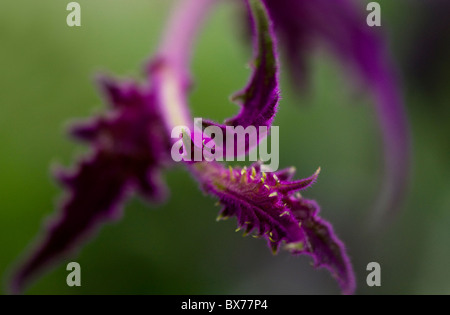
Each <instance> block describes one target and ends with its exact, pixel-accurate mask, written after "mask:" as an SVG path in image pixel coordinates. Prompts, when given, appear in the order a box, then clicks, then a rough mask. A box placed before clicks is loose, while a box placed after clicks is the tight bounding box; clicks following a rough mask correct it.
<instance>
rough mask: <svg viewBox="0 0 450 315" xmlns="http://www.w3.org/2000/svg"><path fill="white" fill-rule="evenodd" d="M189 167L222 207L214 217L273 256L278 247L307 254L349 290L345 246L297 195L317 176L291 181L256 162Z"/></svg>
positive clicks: (287, 173)
mask: <svg viewBox="0 0 450 315" xmlns="http://www.w3.org/2000/svg"><path fill="white" fill-rule="evenodd" d="M191 168H192V169H193V172H194V174H195V175H196V177H197V178H198V180H199V182H200V183H202V186H203V189H204V190H205V191H206V192H207V193H209V194H212V195H214V196H216V197H218V198H219V202H220V204H221V205H222V206H223V208H222V210H221V212H220V214H219V217H218V219H226V218H229V217H236V218H237V224H238V229H242V230H244V233H245V234H250V233H253V234H254V236H255V237H258V238H263V239H265V240H266V241H267V243H268V246H269V247H270V248H271V249H272V251H273V252H274V253H276V252H277V251H278V249H279V248H280V246H282V245H283V244H284V248H285V249H286V250H289V251H290V252H291V253H293V254H307V255H310V256H312V257H313V259H314V261H315V265H316V267H324V268H326V269H328V270H329V271H330V272H331V274H332V275H333V276H334V277H335V278H336V280H337V281H338V283H339V285H340V287H341V290H342V293H344V294H352V293H353V292H354V290H355V277H354V271H353V268H352V265H351V263H350V259H349V258H348V255H347V252H346V249H345V246H344V245H343V243H342V242H341V241H340V240H339V238H338V237H337V236H336V234H335V233H334V231H333V229H332V227H331V225H330V224H329V223H328V222H326V221H325V220H323V219H322V218H320V217H319V215H318V213H319V206H318V205H317V203H316V202H314V201H312V200H308V199H305V198H303V197H302V196H301V195H300V194H299V193H298V191H299V190H303V189H306V188H307V187H309V186H310V185H311V184H313V183H314V182H315V180H316V179H317V176H318V172H316V173H315V174H313V175H312V176H311V177H308V178H306V179H302V180H297V181H293V180H291V177H292V176H293V169H292V168H290V169H286V170H281V171H279V172H275V173H265V172H263V171H262V170H261V167H260V164H259V163H256V164H254V165H253V166H252V167H251V168H249V169H247V168H231V167H230V168H229V169H225V168H224V167H223V166H222V165H221V164H218V163H212V162H211V163H208V164H206V162H201V163H197V164H194V165H192V166H191Z"/></svg>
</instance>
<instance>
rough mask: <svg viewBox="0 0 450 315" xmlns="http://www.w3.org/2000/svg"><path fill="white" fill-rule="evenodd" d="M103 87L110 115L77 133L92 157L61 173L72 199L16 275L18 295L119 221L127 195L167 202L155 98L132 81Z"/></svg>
mask: <svg viewBox="0 0 450 315" xmlns="http://www.w3.org/2000/svg"><path fill="white" fill-rule="evenodd" d="M101 85H102V87H103V90H104V91H105V94H106V97H107V100H108V101H109V102H110V103H111V105H112V109H111V111H110V112H109V113H108V114H109V116H108V117H102V118H98V119H96V120H93V121H91V122H88V123H84V124H79V125H77V126H75V127H74V128H73V129H72V134H73V135H74V136H76V137H77V138H79V139H81V140H84V141H88V142H89V143H90V144H91V145H92V147H93V154H92V156H91V157H89V158H86V159H84V160H83V161H81V163H80V164H79V166H78V167H77V168H76V169H75V170H74V171H73V172H67V171H62V170H57V171H56V176H57V178H58V179H59V180H60V181H61V182H62V183H63V184H64V185H65V186H66V188H67V190H68V195H67V196H66V198H65V200H64V201H63V203H62V206H61V212H60V213H59V214H58V216H56V217H55V218H53V219H52V220H51V222H50V224H48V225H47V228H46V229H45V230H44V232H43V236H42V240H41V241H40V242H39V243H38V244H36V246H35V247H34V249H33V250H32V252H31V255H30V256H29V257H28V258H27V259H26V260H25V261H24V263H23V264H22V265H21V266H20V268H19V269H18V271H17V273H16V274H15V277H14V280H13V287H12V290H13V292H16V293H18V292H21V291H22V289H23V287H24V285H25V284H26V283H28V282H29V280H30V279H31V278H32V277H34V276H35V275H36V274H37V273H38V272H39V271H41V270H42V269H43V268H45V267H47V266H48V265H49V264H51V263H53V262H54V261H55V260H57V259H59V258H61V257H63V256H65V255H67V254H69V253H71V252H72V251H73V250H74V249H75V248H76V246H77V245H79V244H80V242H82V241H83V240H85V239H86V238H87V236H88V235H89V234H90V233H92V232H94V231H96V230H97V229H98V227H99V226H100V225H101V224H103V223H104V222H106V221H110V220H115V219H118V218H119V217H120V216H121V211H122V210H121V203H122V201H123V200H124V197H125V196H126V194H127V193H129V192H131V191H133V190H138V191H139V192H141V193H142V194H143V195H144V196H145V197H147V198H148V199H149V200H153V201H156V200H161V199H162V198H163V197H164V186H163V185H162V184H161V183H160V179H159V171H160V168H161V167H162V166H163V164H164V162H165V159H167V157H165V154H167V153H166V152H169V151H168V148H169V146H170V142H168V139H165V138H164V137H165V135H166V132H165V131H164V132H163V128H164V127H163V126H162V125H161V120H160V118H159V114H158V112H157V109H156V108H157V107H156V106H155V104H154V97H153V93H152V92H151V90H150V89H146V88H142V87H138V86H137V85H136V84H134V83H132V82H127V83H123V84H119V83H116V82H114V81H112V80H110V79H106V78H102V79H101Z"/></svg>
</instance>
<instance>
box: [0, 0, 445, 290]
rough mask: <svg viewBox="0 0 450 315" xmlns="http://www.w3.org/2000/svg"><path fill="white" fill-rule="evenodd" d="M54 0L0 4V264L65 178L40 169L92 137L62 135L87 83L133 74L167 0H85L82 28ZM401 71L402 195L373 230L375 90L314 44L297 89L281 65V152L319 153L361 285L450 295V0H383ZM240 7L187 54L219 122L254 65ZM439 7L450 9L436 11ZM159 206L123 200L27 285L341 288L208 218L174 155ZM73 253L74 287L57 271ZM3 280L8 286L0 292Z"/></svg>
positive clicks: (326, 196) (15, 250)
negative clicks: (77, 274) (108, 219)
mask: <svg viewBox="0 0 450 315" xmlns="http://www.w3.org/2000/svg"><path fill="white" fill-rule="evenodd" d="M68 2H69V1H57V0H40V1H24V0H14V1H13V0H3V1H1V3H0V127H1V131H0V245H1V247H0V249H1V250H0V276H1V280H2V284H3V287H4V286H5V284H6V281H7V279H8V275H9V272H10V270H11V268H12V267H13V266H14V263H15V262H17V259H18V258H19V257H20V256H21V255H22V254H23V253H24V250H25V249H26V248H27V247H28V246H29V244H30V243H31V241H32V240H33V239H34V238H35V237H36V235H38V234H39V231H40V230H41V226H42V224H43V223H44V222H45V219H46V218H48V217H49V216H50V215H51V214H53V213H54V209H55V207H56V205H57V203H58V200H60V198H61V196H62V190H61V189H60V187H58V185H57V184H56V183H55V181H54V180H53V179H52V177H51V174H50V167H51V166H52V165H55V164H61V165H65V166H70V165H72V163H73V161H74V160H75V159H76V158H77V157H79V156H81V155H83V154H85V153H86V152H87V149H86V147H84V146H82V145H80V144H77V143H75V142H73V141H71V140H70V139H69V138H68V137H67V135H66V127H67V124H68V122H70V121H71V120H73V119H75V118H84V117H88V116H90V115H92V114H93V113H101V112H102V111H103V110H104V109H105V107H104V104H102V100H101V98H100V96H99V93H98V91H97V90H96V87H95V86H94V84H93V77H94V75H95V74H96V73H97V72H98V71H106V72H108V73H112V74H116V75H118V76H121V77H130V76H131V77H136V78H139V77H140V76H141V75H142V73H141V69H142V66H143V64H144V62H145V61H146V60H147V58H148V56H149V55H150V54H151V53H152V52H153V51H154V50H155V48H156V45H157V43H158V41H159V39H160V35H161V32H162V30H163V27H164V22H165V20H166V17H167V15H168V13H169V9H170V6H171V4H172V3H173V1H156V0H132V1H130V0H89V1H88V0H80V1H78V2H79V3H80V5H81V8H82V26H81V27H78V28H69V27H68V26H67V25H66V16H67V13H68V12H67V11H66V5H67V3H68ZM379 2H380V3H381V5H382V10H383V11H382V23H383V25H385V26H386V27H387V31H388V34H389V38H390V42H391V47H392V53H393V56H394V58H395V60H396V62H397V66H398V68H399V70H400V76H401V78H402V80H403V89H404V94H405V98H406V104H407V111H408V115H409V119H410V125H411V134H412V137H413V173H412V177H411V182H410V194H409V196H408V199H407V201H406V202H405V205H404V207H403V209H402V210H401V212H400V215H399V217H398V218H397V220H396V221H395V222H394V223H393V224H391V225H389V226H386V227H385V229H384V230H383V231H377V232H375V233H369V232H368V225H369V223H370V222H369V221H370V220H369V218H370V211H371V210H372V207H373V205H374V201H375V200H376V196H377V193H378V189H379V187H380V185H381V184H382V183H381V177H380V174H381V173H382V147H381V142H380V137H379V132H378V126H377V125H376V121H375V112H374V107H373V103H372V101H371V100H370V99H369V98H368V96H367V94H366V93H363V92H359V91H358V90H357V89H354V88H353V87H352V82H351V81H349V80H347V76H346V73H347V72H346V71H345V69H343V68H342V67H341V65H340V64H339V63H338V62H336V60H335V59H334V58H333V57H332V56H330V55H329V54H327V53H324V52H320V51H317V52H316V53H315V54H313V55H312V56H311V58H310V60H309V62H310V63H311V70H312V72H311V82H310V83H311V84H310V89H309V90H308V91H304V92H302V93H301V94H300V95H299V94H298V93H296V92H298V91H296V90H298V89H297V88H296V87H295V86H293V85H292V84H291V83H290V81H289V77H288V76H287V73H288V71H286V70H287V69H286V64H285V63H283V65H284V70H283V76H282V95H283V99H282V102H281V105H280V110H279V113H278V116H277V118H276V121H275V124H276V125H278V126H280V164H281V166H282V167H283V166H284V167H286V166H291V165H295V166H296V167H297V170H298V176H299V177H305V176H307V175H309V174H311V173H312V172H313V171H314V170H315V169H316V168H317V167H318V166H321V167H322V173H321V175H320V178H319V181H318V183H317V184H316V185H314V186H313V187H312V188H310V189H309V190H308V191H306V192H305V193H304V195H305V196H306V197H308V198H314V199H316V200H318V202H319V203H320V205H321V207H322V215H323V217H324V218H326V219H328V220H329V221H331V222H332V223H333V225H334V227H335V230H336V231H337V233H338V235H339V236H340V237H341V238H342V239H343V240H344V242H345V243H346V244H347V247H348V250H349V254H350V256H351V257H352V260H353V263H354V267H355V270H356V273H357V277H358V290H357V293H360V294H408V293H412V294H433V293H438V294H449V293H450V246H449V243H448V242H449V240H450V228H449V227H450V194H449V192H450V181H449V178H450V163H449V162H450V161H449V157H450V143H449V131H450V124H449V117H450V116H449V114H450V110H449V106H448V105H449V104H448V103H449V102H448V100H449V96H450V89H448V83H449V82H450V76H449V73H450V58H449V57H450V53H449V51H450V49H449V44H450V40H449V34H450V27H449V20H448V16H449V12H450V10H449V5H448V4H445V2H447V3H448V1H406V0H403V1H379ZM239 9H240V7H239V6H237V5H236V3H235V2H234V1H223V3H222V4H221V5H219V6H218V8H217V9H216V10H215V11H214V12H213V14H212V15H211V17H210V19H209V20H208V21H207V25H206V27H205V28H204V31H203V32H202V34H201V37H200V38H199V42H198V45H197V47H196V51H195V55H194V59H193V75H194V78H195V86H194V89H193V91H192V94H191V97H190V103H191V108H192V112H193V115H194V116H197V117H198V116H202V117H207V118H212V119H216V120H220V121H221V120H223V119H224V118H226V117H229V116H232V115H233V114H235V113H236V111H237V110H238V108H237V107H236V106H235V105H234V104H232V103H231V102H230V101H229V95H230V94H232V93H233V92H235V91H237V90H239V89H241V88H242V87H243V86H244V85H245V82H246V81H247V78H248V76H249V73H250V72H249V69H248V67H246V64H247V63H248V61H249V60H250V57H251V51H250V47H249V45H248V41H246V40H245V37H244V34H243V31H242V27H243V23H240V22H239V18H240V17H241V16H242V15H241V12H240V10H239ZM445 10H447V11H445ZM166 180H167V183H168V186H169V187H170V193H171V196H170V198H169V199H168V200H167V202H166V203H165V204H163V205H159V206H155V205H151V204H147V203H145V202H143V201H142V200H140V199H139V198H132V199H131V200H129V201H128V203H127V204H126V207H125V211H124V216H123V219H122V220H121V221H119V222H117V223H113V224H108V225H106V226H104V227H103V228H102V229H101V231H100V232H99V233H98V234H97V236H96V237H95V238H93V239H92V240H91V241H90V242H89V243H88V244H87V245H86V246H85V247H84V248H83V249H82V250H81V251H80V252H79V253H77V254H76V255H74V256H73V257H69V258H68V259H67V260H65V261H63V262H62V263H61V264H60V265H58V266H57V267H56V268H54V269H52V270H51V271H49V272H48V273H46V274H44V275H43V276H42V277H41V278H39V279H37V281H35V282H34V283H33V284H32V285H31V286H30V288H29V289H28V290H27V292H26V293H28V294H103V293H111V294H316V293H317V294H319V293H320V294H335V293H339V289H338V286H337V284H336V283H335V281H334V280H333V279H332V277H331V276H330V275H329V273H328V272H327V271H325V270H318V271H316V270H314V269H313V268H312V267H311V266H310V262H311V260H310V259H309V258H308V257H306V256H300V257H292V256H290V255H288V254H287V253H283V252H281V253H280V254H278V255H277V256H273V255H272V254H271V253H270V251H269V250H268V249H267V247H266V244H265V242H263V241H261V240H255V239H253V238H251V237H247V238H243V237H242V235H241V233H235V232H234V230H235V221H234V219H233V220H228V221H222V222H219V223H217V222H216V221H215V218H216V216H217V213H218V208H216V207H214V203H215V200H213V199H212V198H209V197H205V196H204V195H203V194H202V193H201V192H200V190H199V189H198V187H197V184H196V182H195V181H194V180H193V179H192V178H191V177H190V175H189V174H188V173H187V172H186V171H185V170H184V169H183V168H182V167H179V168H176V169H173V170H170V171H168V172H166ZM69 261H77V262H79V263H80V264H81V270H82V286H81V287H76V288H70V287H68V286H67V285H66V281H65V280H66V275H67V271H66V270H65V266H66V264H67V262H69ZM371 261H376V262H379V263H380V264H381V268H382V286H381V287H374V288H370V287H367V285H366V282H365V279H366V275H367V271H366V266H367V264H368V263H369V262H371ZM2 293H5V291H2Z"/></svg>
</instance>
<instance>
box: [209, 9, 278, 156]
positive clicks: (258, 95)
mask: <svg viewBox="0 0 450 315" xmlns="http://www.w3.org/2000/svg"><path fill="white" fill-rule="evenodd" d="M248 4H249V5H248V6H249V9H250V11H251V13H252V14H251V21H252V25H253V41H254V48H253V50H254V60H253V63H252V67H253V73H252V76H251V78H250V82H249V83H248V85H247V87H246V88H244V89H243V90H242V91H240V92H238V93H236V94H235V95H234V96H233V100H234V101H236V102H237V103H238V104H239V105H241V110H240V112H239V114H238V115H237V116H235V117H233V118H231V119H228V120H226V122H225V124H218V123H215V122H212V121H206V120H205V121H203V126H204V127H206V126H211V125H213V126H218V127H220V128H221V129H222V133H223V135H224V141H223V143H226V139H227V138H228V137H234V136H235V135H234V133H230V132H229V131H228V130H227V128H226V127H227V126H242V127H243V128H246V127H248V126H253V127H255V129H254V133H256V139H257V140H256V141H255V142H254V143H252V142H251V141H250V140H248V139H246V143H245V144H238V143H237V141H235V149H234V156H236V155H237V153H238V152H243V153H245V154H246V153H247V152H248V151H249V150H251V149H252V148H254V147H255V146H256V145H257V144H258V143H259V142H260V141H261V140H262V139H263V138H264V137H265V136H266V135H267V134H261V133H260V132H259V127H260V126H266V127H270V126H271V125H272V121H273V119H274V117H275V114H276V111H277V107H278V101H279V98H280V96H279V93H280V92H279V82H278V72H279V66H278V57H277V52H276V41H275V36H274V33H273V30H272V22H271V20H270V17H269V16H268V14H267V11H266V8H265V6H264V4H263V3H262V2H261V1H258V0H256V1H255V0H251V1H248ZM249 138H251V136H249ZM237 145H240V146H243V147H244V149H243V150H242V151H239V150H238V149H237ZM223 152H224V154H227V153H226V148H225V146H224V147H223Z"/></svg>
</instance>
